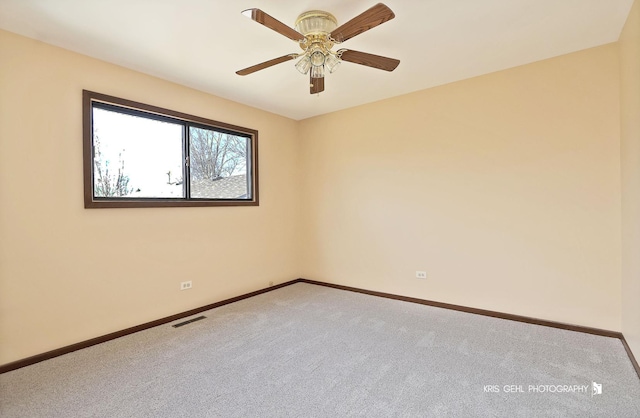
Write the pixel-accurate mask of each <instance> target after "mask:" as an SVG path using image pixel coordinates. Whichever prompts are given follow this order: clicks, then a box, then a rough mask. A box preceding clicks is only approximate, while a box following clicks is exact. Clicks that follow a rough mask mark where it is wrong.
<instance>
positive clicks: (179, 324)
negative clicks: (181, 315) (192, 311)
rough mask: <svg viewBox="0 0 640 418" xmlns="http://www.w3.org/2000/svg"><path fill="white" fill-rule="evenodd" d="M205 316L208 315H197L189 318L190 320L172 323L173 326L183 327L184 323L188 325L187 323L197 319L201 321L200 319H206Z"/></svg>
mask: <svg viewBox="0 0 640 418" xmlns="http://www.w3.org/2000/svg"><path fill="white" fill-rule="evenodd" d="M205 318H206V316H199V317H197V318H191V319H189V320H188V321H184V322H180V323H178V324H173V325H172V327H174V328H178V327H181V326H183V325H187V324H190V323H192V322H196V321H199V320H201V319H205Z"/></svg>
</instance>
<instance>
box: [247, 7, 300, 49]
mask: <svg viewBox="0 0 640 418" xmlns="http://www.w3.org/2000/svg"><path fill="white" fill-rule="evenodd" d="M242 14H243V15H245V16H246V17H248V18H250V19H252V20H255V21H256V22H258V23H260V24H261V25H264V26H266V27H268V28H269V29H271V30H274V31H276V32H278V33H279V34H281V35H284V36H286V37H287V38H289V39H291V40H293V41H302V40H304V35H303V34H301V33H300V32H298V31H297V30H295V29H292V28H290V27H289V26H287V25H285V24H284V23H282V22H280V21H279V20H277V19H275V18H273V17H271V16H269V15H268V14H266V13H265V12H263V11H262V10H260V9H247V10H244V11H243V12H242Z"/></svg>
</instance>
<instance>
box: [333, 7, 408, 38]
mask: <svg viewBox="0 0 640 418" xmlns="http://www.w3.org/2000/svg"><path fill="white" fill-rule="evenodd" d="M395 16H396V15H395V14H394V13H393V12H392V11H391V9H390V8H388V7H387V6H385V5H384V4H382V3H378V4H376V5H375V6H373V7H372V8H370V9H369V10H366V11H365V12H363V13H361V14H360V15H358V16H356V17H354V18H353V19H351V20H350V21H348V22H347V23H345V24H343V25H341V26H339V27H337V28H336V29H334V30H333V32H331V38H332V39H333V40H334V41H336V42H344V41H346V40H348V39H351V38H353V37H354V36H356V35H360V34H361V33H362V32H366V31H368V30H369V29H371V28H375V27H376V26H378V25H380V24H382V23H384V22H386V21H388V20H391V19H393V18H394V17H395Z"/></svg>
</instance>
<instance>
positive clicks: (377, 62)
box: [338, 49, 400, 71]
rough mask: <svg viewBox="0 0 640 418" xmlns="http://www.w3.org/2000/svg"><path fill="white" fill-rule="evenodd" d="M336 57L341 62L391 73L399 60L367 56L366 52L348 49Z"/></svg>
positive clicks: (340, 51)
mask: <svg viewBox="0 0 640 418" xmlns="http://www.w3.org/2000/svg"><path fill="white" fill-rule="evenodd" d="M338 56H339V57H340V59H341V60H343V61H349V62H353V63H354V64H360V65H366V66H367V67H373V68H377V69H379V70H385V71H393V70H395V69H396V67H397V66H398V64H400V60H397V59H394V58H387V57H381V56H380V55H373V54H367V53H366V52H359V51H352V50H350V49H341V50H339V51H338Z"/></svg>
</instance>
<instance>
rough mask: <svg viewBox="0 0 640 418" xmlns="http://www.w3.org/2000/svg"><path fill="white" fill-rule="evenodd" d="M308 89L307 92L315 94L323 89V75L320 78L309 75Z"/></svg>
mask: <svg viewBox="0 0 640 418" xmlns="http://www.w3.org/2000/svg"><path fill="white" fill-rule="evenodd" d="M310 80H311V81H310V82H309V85H310V89H309V93H311V94H316V93H320V92H323V91H324V77H322V78H313V77H310Z"/></svg>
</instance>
